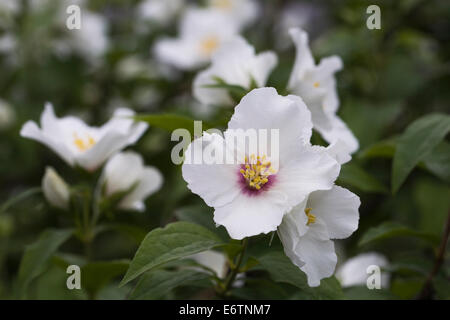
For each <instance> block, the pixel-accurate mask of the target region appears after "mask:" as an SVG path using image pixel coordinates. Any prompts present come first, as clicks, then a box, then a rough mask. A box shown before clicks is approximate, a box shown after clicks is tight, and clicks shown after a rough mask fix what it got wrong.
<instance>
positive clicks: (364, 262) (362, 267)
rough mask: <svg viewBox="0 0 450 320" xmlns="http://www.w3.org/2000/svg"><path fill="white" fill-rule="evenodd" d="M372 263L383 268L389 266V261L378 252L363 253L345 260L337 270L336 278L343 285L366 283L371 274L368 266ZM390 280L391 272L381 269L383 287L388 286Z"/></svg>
mask: <svg viewBox="0 0 450 320" xmlns="http://www.w3.org/2000/svg"><path fill="white" fill-rule="evenodd" d="M371 265H375V266H378V267H380V269H383V268H386V267H388V266H389V261H388V260H387V259H386V257H385V256H383V255H382V254H380V253H377V252H367V253H362V254H359V255H357V256H355V257H353V258H350V259H348V260H347V261H345V263H343V264H342V265H341V266H340V267H339V268H338V270H337V271H336V278H337V279H338V280H339V281H340V283H341V285H342V286H343V287H351V286H357V285H366V284H367V278H368V277H369V276H370V274H368V273H367V268H368V267H369V266H371ZM389 280H390V273H389V272H387V271H384V270H381V288H385V289H386V288H388V287H389Z"/></svg>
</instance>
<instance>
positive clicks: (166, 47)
mask: <svg viewBox="0 0 450 320" xmlns="http://www.w3.org/2000/svg"><path fill="white" fill-rule="evenodd" d="M237 32H238V28H237V25H236V24H235V23H234V21H233V20H231V19H230V18H229V17H228V16H227V15H225V14H223V13H221V12H220V11H217V10H213V9H195V8H190V9H188V10H186V12H185V14H184V16H183V17H182V20H181V23H180V26H179V37H178V38H176V39H168V38H165V39H161V40H159V41H158V42H157V44H156V46H155V54H156V56H157V58H158V60H160V61H162V62H164V63H167V64H170V65H173V66H175V67H177V68H179V69H183V70H191V69H195V68H198V67H201V66H202V65H205V64H206V63H208V62H209V61H210V59H211V56H212V54H213V53H214V52H215V51H216V50H217V49H219V48H220V46H221V45H222V44H223V43H224V42H225V41H226V40H229V39H231V38H232V37H233V36H235V35H236V34H237Z"/></svg>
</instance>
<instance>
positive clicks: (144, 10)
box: [136, 0, 186, 25]
mask: <svg viewBox="0 0 450 320" xmlns="http://www.w3.org/2000/svg"><path fill="white" fill-rule="evenodd" d="M185 1H186V0H144V1H143V2H141V3H140V4H139V6H138V7H137V8H136V9H137V14H138V16H139V17H140V18H141V19H142V20H148V21H152V22H156V23H159V24H163V25H165V24H168V23H169V22H171V21H172V19H173V18H174V17H175V16H176V15H177V14H178V13H179V12H180V11H181V10H182V9H183V6H184V4H185Z"/></svg>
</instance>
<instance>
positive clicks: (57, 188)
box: [42, 167, 70, 210]
mask: <svg viewBox="0 0 450 320" xmlns="http://www.w3.org/2000/svg"><path fill="white" fill-rule="evenodd" d="M42 190H43V192H44V195H45V198H47V201H48V202H49V203H50V204H51V205H52V206H54V207H57V208H60V209H64V210H67V208H68V207H69V198H70V191H69V187H68V185H67V183H66V182H65V181H64V180H63V179H62V178H61V177H60V176H59V175H58V173H57V172H56V171H55V170H54V169H53V168H52V167H47V168H46V169H45V175H44V178H43V179H42Z"/></svg>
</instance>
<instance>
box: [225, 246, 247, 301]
mask: <svg viewBox="0 0 450 320" xmlns="http://www.w3.org/2000/svg"><path fill="white" fill-rule="evenodd" d="M247 245H248V238H245V239H244V240H242V250H241V252H240V253H239V256H238V258H237V261H236V263H234V266H231V272H230V274H229V275H228V277H227V278H226V280H225V284H224V287H223V291H222V292H221V294H222V295H226V294H227V292H228V291H229V290H230V288H231V286H232V285H233V283H234V280H235V279H236V276H237V275H238V273H239V268H240V267H241V264H242V261H243V259H244V255H245V250H246V249H247Z"/></svg>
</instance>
